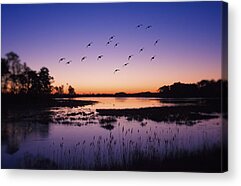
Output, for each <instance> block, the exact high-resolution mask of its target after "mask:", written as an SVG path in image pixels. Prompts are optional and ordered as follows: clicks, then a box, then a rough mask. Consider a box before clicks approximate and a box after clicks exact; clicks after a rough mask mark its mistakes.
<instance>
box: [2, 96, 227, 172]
mask: <svg viewBox="0 0 241 186" xmlns="http://www.w3.org/2000/svg"><path fill="white" fill-rule="evenodd" d="M79 99H83V98H79ZM84 99H86V100H90V98H84ZM91 100H92V99H91ZM114 100H115V101H114ZM143 100H144V101H143ZM94 101H98V104H96V105H94V106H85V107H74V108H69V107H55V108H50V109H41V110H33V109H31V113H29V114H28V112H23V110H19V112H20V113H24V114H19V113H16V110H14V113H11V110H9V111H8V114H7V115H6V116H8V117H4V120H3V121H2V146H1V148H2V167H3V168H39V169H91V170H109V169H111V170H168V167H169V168H171V167H172V166H171V165H172V164H173V163H175V164H176V165H178V164H180V163H181V162H187V160H188V161H189V163H186V165H185V166H186V167H188V166H191V165H192V164H195V163H196V164H197V163H198V164H200V162H199V160H198V161H197V160H196V158H198V159H200V158H199V156H200V155H201V156H203V157H205V154H206V155H207V157H206V158H207V159H208V161H209V158H211V159H213V157H215V158H216V160H215V162H216V161H217V162H218V161H219V158H220V157H219V154H220V152H219V149H220V148H221V146H220V144H221V140H222V127H223V125H224V123H223V121H222V118H221V115H220V114H218V113H217V112H216V111H215V117H208V118H205V117H204V118H201V117H198V118H196V115H195V117H191V118H188V119H187V118H186V117H190V116H189V115H182V113H180V110H178V111H177V113H178V112H179V114H178V117H174V116H172V115H171V114H165V115H168V117H169V118H170V117H171V118H175V119H172V120H170V119H169V120H168V121H167V120H161V119H159V120H155V119H152V117H141V116H139V117H136V116H134V117H128V116H127V115H125V114H121V115H113V114H100V112H98V109H102V108H105V109H106V108H112V107H113V104H115V107H117V108H126V107H128V108H133V107H134V108H136V106H139V107H150V105H153V104H154V105H155V106H158V107H160V106H161V105H162V106H164V105H163V104H162V103H161V102H160V100H157V99H147V98H145V99H143V98H137V99H134V98H127V99H122V98H120V99H115V98H101V99H99V100H98V98H95V99H94ZM111 101H112V102H111ZM129 101H130V102H129ZM158 104H159V105H158ZM168 104H170V103H168ZM171 104H172V105H173V103H171ZM133 105H134V106H133ZM132 106H133V107H132ZM165 106H166V105H165ZM169 106H170V105H169ZM139 107H138V108H139ZM158 109H159V108H158ZM147 111H148V110H145V113H146V114H147V115H148V116H150V115H151V114H150V113H149V114H148V112H147ZM193 111H195V108H194V107H193ZM204 111H205V110H204ZM151 112H152V111H151ZM162 112H163V111H159V113H162ZM205 112H207V111H205ZM132 114H133V113H132ZM135 114H137V115H138V114H139V115H140V113H139V112H137V113H136V110H135ZM206 114H207V113H206ZM208 114H210V113H209V112H208ZM211 115H212V114H211ZM43 116H44V117H43ZM184 116H185V117H184ZM212 116H213V115H212ZM16 118H20V119H19V120H18V121H17V120H16ZM36 118H37V119H36ZM40 118H41V119H43V121H42V122H41V120H40ZM46 118H47V119H46ZM138 118H139V119H138ZM158 118H162V116H160V117H158ZM177 118H179V119H177ZM187 120H191V121H193V122H194V123H193V124H192V125H187V124H186V123H185V122H184V123H182V122H183V121H187ZM46 121H48V122H47V123H46ZM216 151H217V152H219V153H216ZM217 154H218V155H217ZM183 157H185V158H186V159H185V160H183ZM215 158H214V159H215ZM201 159H205V158H201ZM200 161H201V160H200ZM143 162H145V163H143ZM164 162H171V163H167V165H166V166H165V163H164ZM219 162H220V161H219ZM201 164H202V163H201ZM148 166H149V167H148ZM150 166H151V167H150ZM206 166H207V165H206ZM209 166H210V167H212V166H211V164H209ZM215 166H216V164H215ZM217 166H218V165H217ZM180 167H181V166H180ZM172 168H173V169H171V170H172V171H173V170H177V166H176V167H172ZM205 168H206V167H205ZM218 168H219V167H215V170H217V169H218Z"/></svg>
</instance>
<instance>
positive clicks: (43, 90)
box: [1, 52, 53, 95]
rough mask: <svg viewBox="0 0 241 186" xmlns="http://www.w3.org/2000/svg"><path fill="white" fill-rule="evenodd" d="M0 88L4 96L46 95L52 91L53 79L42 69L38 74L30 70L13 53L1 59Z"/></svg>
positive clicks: (46, 70)
mask: <svg viewBox="0 0 241 186" xmlns="http://www.w3.org/2000/svg"><path fill="white" fill-rule="evenodd" d="M1 66H2V70H1V72H2V74H1V86H2V93H4V94H15V95H17V94H32V95H48V94H50V93H51V91H52V85H51V84H52V82H53V77H51V76H50V75H49V70H48V68H46V67H42V68H41V69H40V71H39V72H36V71H33V70H31V69H30V68H29V67H28V66H27V64H26V63H24V64H22V63H20V58H19V56H18V55H17V54H15V53H14V52H9V53H7V54H6V58H1Z"/></svg>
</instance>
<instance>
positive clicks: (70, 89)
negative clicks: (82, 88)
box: [68, 85, 75, 95]
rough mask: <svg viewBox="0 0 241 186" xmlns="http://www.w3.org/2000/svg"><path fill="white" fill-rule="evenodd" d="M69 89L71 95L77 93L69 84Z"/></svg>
mask: <svg viewBox="0 0 241 186" xmlns="http://www.w3.org/2000/svg"><path fill="white" fill-rule="evenodd" d="M68 91H69V95H75V90H74V88H73V87H72V86H71V85H70V86H69V88H68Z"/></svg>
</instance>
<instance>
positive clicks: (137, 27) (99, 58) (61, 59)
mask: <svg viewBox="0 0 241 186" xmlns="http://www.w3.org/2000/svg"><path fill="white" fill-rule="evenodd" d="M142 27H144V25H143V24H139V25H137V26H136V29H141V28H142ZM151 28H152V25H148V26H146V27H145V29H146V30H149V29H151ZM115 38H116V36H115V35H112V36H111V37H110V38H109V40H108V41H107V42H106V44H105V46H108V45H110V44H111V43H112V42H114V40H115ZM159 41H160V39H157V40H156V41H155V42H154V44H153V45H154V46H156V45H157V44H158V42H159ZM93 44H94V42H90V43H88V44H87V45H86V48H90V47H92V45H93ZM119 44H120V43H119V42H115V44H114V48H116V47H118V46H119ZM143 51H144V47H142V48H140V49H139V53H142V52H143ZM133 56H134V54H131V55H129V56H128V57H127V60H128V62H127V63H124V64H123V65H122V67H126V66H127V65H129V64H130V61H131V59H132V58H133ZM103 57H104V55H102V54H101V55H98V56H97V61H99V60H101V59H102V58H103ZM155 57H156V56H155V55H154V56H151V58H150V61H153V60H154V59H155ZM85 60H87V56H83V57H82V58H81V59H80V61H81V62H84V61H85ZM61 62H62V63H63V62H65V64H66V65H69V64H70V63H71V62H72V60H69V61H66V58H65V57H62V58H60V59H59V63H61ZM119 71H120V68H116V69H115V70H114V72H113V73H114V74H115V73H116V72H119Z"/></svg>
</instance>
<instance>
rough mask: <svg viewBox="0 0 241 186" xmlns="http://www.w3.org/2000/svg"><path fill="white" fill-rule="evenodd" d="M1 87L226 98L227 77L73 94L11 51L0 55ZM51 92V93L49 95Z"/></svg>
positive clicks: (5, 90)
mask: <svg viewBox="0 0 241 186" xmlns="http://www.w3.org/2000/svg"><path fill="white" fill-rule="evenodd" d="M1 66H2V68H1V87H2V95H4V96H5V95H11V96H12V97H13V96H15V97H16V95H23V96H24V95H28V97H31V96H34V97H36V96H37V97H45V98H46V97H81V96H96V97H110V96H112V97H163V98H221V96H222V98H225V99H226V98H227V81H224V80H217V81H215V80H202V81H200V82H197V83H191V84H186V83H181V82H177V83H174V84H172V85H165V86H162V87H160V88H159V89H158V92H155V93H153V92H140V93H132V94H128V93H125V92H118V93H116V94H83V95H80V94H76V93H75V89H74V88H73V87H72V86H71V85H69V86H68V87H67V91H68V95H67V94H65V91H64V85H61V86H55V87H54V86H52V83H53V82H54V78H53V77H52V76H50V75H49V70H48V68H46V67H42V68H41V69H40V70H39V72H37V71H34V70H32V69H31V68H30V67H28V66H27V64H26V63H23V64H22V63H21V62H20V58H19V56H18V55H17V54H15V53H14V52H9V53H7V54H6V56H5V58H1ZM50 95H51V96H50Z"/></svg>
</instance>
